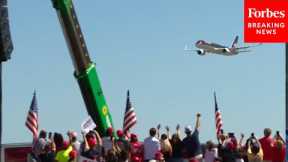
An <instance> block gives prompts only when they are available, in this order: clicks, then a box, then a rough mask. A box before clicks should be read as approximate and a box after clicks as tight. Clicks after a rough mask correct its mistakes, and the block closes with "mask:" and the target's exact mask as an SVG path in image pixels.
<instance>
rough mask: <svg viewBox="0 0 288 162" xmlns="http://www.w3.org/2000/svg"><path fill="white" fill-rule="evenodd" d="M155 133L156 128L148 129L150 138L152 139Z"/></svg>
mask: <svg viewBox="0 0 288 162" xmlns="http://www.w3.org/2000/svg"><path fill="white" fill-rule="evenodd" d="M156 133H157V130H156V128H150V130H149V134H150V136H152V137H154V136H156Z"/></svg>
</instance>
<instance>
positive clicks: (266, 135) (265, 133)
mask: <svg viewBox="0 0 288 162" xmlns="http://www.w3.org/2000/svg"><path fill="white" fill-rule="evenodd" d="M271 133H272V130H271V129H270V128H265V129H264V136H265V137H269V136H270V135H271Z"/></svg>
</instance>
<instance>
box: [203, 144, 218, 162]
mask: <svg viewBox="0 0 288 162" xmlns="http://www.w3.org/2000/svg"><path fill="white" fill-rule="evenodd" d="M215 158H218V149H217V147H215V144H214V143H213V142H212V141H207V142H206V149H205V153H204V160H205V162H214V160H215Z"/></svg>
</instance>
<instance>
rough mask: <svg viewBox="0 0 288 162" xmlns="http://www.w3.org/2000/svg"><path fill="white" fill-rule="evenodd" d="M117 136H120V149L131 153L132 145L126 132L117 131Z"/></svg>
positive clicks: (118, 140)
mask: <svg viewBox="0 0 288 162" xmlns="http://www.w3.org/2000/svg"><path fill="white" fill-rule="evenodd" d="M117 136H118V139H117V141H116V143H117V145H118V147H119V148H120V149H121V150H123V151H125V152H129V151H130V144H129V141H127V140H126V138H125V134H124V132H123V131H122V130H117Z"/></svg>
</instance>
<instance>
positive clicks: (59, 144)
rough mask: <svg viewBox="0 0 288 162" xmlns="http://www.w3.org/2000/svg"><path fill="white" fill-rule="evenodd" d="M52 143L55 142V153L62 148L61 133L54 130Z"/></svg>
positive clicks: (62, 139)
mask: <svg viewBox="0 0 288 162" xmlns="http://www.w3.org/2000/svg"><path fill="white" fill-rule="evenodd" d="M53 143H54V144H55V149H56V153H57V152H58V151H59V150H62V149H63V143H64V138H63V136H62V134H60V133H57V132H55V133H54V136H53Z"/></svg>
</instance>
